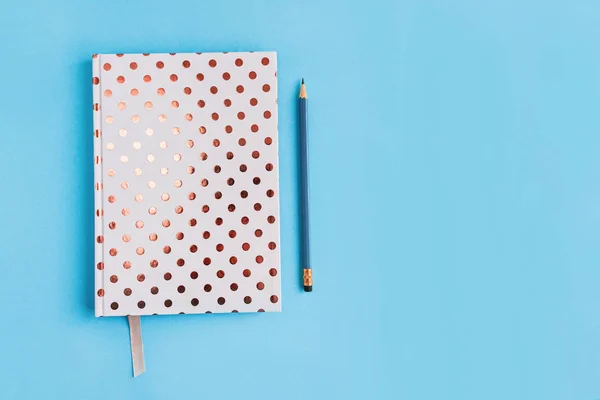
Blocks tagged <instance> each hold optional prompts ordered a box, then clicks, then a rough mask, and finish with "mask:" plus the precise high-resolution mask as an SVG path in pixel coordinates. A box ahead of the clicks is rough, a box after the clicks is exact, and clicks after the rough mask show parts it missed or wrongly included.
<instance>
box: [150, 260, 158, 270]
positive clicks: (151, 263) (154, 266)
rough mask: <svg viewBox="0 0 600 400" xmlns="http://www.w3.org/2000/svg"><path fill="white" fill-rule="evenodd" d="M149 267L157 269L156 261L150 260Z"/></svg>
mask: <svg viewBox="0 0 600 400" xmlns="http://www.w3.org/2000/svg"><path fill="white" fill-rule="evenodd" d="M150 267H152V268H156V267H158V260H150Z"/></svg>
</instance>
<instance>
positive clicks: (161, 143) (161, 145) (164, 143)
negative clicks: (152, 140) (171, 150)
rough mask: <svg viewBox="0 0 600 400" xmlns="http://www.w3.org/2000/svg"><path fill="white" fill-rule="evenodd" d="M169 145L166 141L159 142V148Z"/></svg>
mask: <svg viewBox="0 0 600 400" xmlns="http://www.w3.org/2000/svg"><path fill="white" fill-rule="evenodd" d="M168 146H169V145H168V144H167V142H160V148H161V149H166V148H167V147H168Z"/></svg>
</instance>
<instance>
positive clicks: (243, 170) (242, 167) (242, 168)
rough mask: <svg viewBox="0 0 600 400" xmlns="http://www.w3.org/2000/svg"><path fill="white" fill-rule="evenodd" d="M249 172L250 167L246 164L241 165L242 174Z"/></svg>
mask: <svg viewBox="0 0 600 400" xmlns="http://www.w3.org/2000/svg"><path fill="white" fill-rule="evenodd" d="M247 170H248V167H247V166H246V164H242V165H240V171H241V172H246V171H247Z"/></svg>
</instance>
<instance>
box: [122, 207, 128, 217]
mask: <svg viewBox="0 0 600 400" xmlns="http://www.w3.org/2000/svg"><path fill="white" fill-rule="evenodd" d="M129 212H130V211H129V208H124V209H122V210H121V214H123V215H124V216H128V215H129Z"/></svg>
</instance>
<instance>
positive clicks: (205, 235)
mask: <svg viewBox="0 0 600 400" xmlns="http://www.w3.org/2000/svg"><path fill="white" fill-rule="evenodd" d="M202 237H203V238H204V239H208V238H210V232H209V231H204V233H202Z"/></svg>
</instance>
